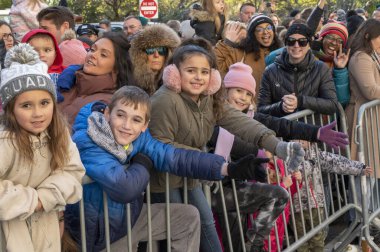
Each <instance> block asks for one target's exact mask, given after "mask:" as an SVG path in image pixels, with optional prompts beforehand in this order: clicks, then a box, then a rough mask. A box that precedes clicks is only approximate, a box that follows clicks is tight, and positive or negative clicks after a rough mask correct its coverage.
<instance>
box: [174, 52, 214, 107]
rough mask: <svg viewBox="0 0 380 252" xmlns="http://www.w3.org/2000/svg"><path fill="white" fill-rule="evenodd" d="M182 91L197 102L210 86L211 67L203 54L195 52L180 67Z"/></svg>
mask: <svg viewBox="0 0 380 252" xmlns="http://www.w3.org/2000/svg"><path fill="white" fill-rule="evenodd" d="M179 72H180V74H181V88H182V92H184V93H186V94H187V95H189V96H190V97H191V99H193V100H194V101H195V102H197V101H198V99H199V95H200V94H201V93H202V92H204V91H205V90H206V89H207V88H208V84H209V82H210V72H211V67H210V63H209V62H208V60H207V58H206V56H205V55H203V54H194V55H192V56H189V57H188V58H186V59H185V60H184V61H183V62H182V63H181V64H180V67H179Z"/></svg>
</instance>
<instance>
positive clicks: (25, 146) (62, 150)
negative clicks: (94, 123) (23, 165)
mask: <svg viewBox="0 0 380 252" xmlns="http://www.w3.org/2000/svg"><path fill="white" fill-rule="evenodd" d="M16 97H17V96H16ZM16 97H15V98H13V99H12V100H11V101H9V103H8V104H7V106H6V107H5V108H3V109H4V114H3V115H2V116H1V119H0V123H1V124H2V125H3V126H4V129H5V130H7V131H8V132H9V135H8V137H9V139H11V140H10V141H12V145H13V146H14V148H15V149H16V150H17V151H18V152H20V154H21V156H22V157H23V158H24V161H27V162H33V161H34V160H33V159H34V152H33V149H32V145H31V142H30V133H28V132H27V131H25V130H24V129H23V128H22V127H20V125H19V124H18V123H17V120H16V116H15V114H14V107H15V103H16ZM52 98H53V97H52ZM52 100H53V103H54V104H53V105H54V107H53V118H52V121H51V123H50V125H49V126H48V127H47V132H48V134H49V143H48V147H49V150H50V152H51V155H52V158H51V160H50V166H51V169H52V170H55V169H57V168H60V167H63V166H64V165H66V164H67V163H68V161H69V159H70V156H69V149H68V146H69V138H70V134H68V133H69V127H68V124H67V121H66V118H65V117H64V116H63V115H62V114H61V112H60V111H59V110H58V108H57V103H56V101H55V99H54V98H53V99H52Z"/></svg>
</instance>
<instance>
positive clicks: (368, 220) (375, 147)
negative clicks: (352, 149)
mask: <svg viewBox="0 0 380 252" xmlns="http://www.w3.org/2000/svg"><path fill="white" fill-rule="evenodd" d="M379 112H380V100H374V101H371V102H368V103H365V104H363V105H361V106H360V109H359V112H358V118H357V125H356V127H355V142H356V144H357V149H358V153H357V155H358V159H359V160H360V161H361V162H363V163H365V164H368V165H370V166H371V167H372V168H373V169H374V177H373V178H370V179H367V178H366V177H364V176H362V177H361V179H360V184H361V187H360V189H361V203H362V208H363V230H362V231H363V236H364V238H365V239H366V240H367V242H368V244H369V245H370V246H371V247H372V249H374V251H380V245H379V244H376V243H375V242H374V241H373V240H372V237H371V233H370V226H371V224H375V227H376V226H377V227H376V228H375V229H377V232H380V225H379V223H380V220H379V217H380V200H379V187H380V185H379V178H380V173H379V169H380V166H379V164H380V157H379V156H380V154H379V150H380V130H379V129H380V121H379V117H380V114H379ZM374 222H375V223H374Z"/></svg>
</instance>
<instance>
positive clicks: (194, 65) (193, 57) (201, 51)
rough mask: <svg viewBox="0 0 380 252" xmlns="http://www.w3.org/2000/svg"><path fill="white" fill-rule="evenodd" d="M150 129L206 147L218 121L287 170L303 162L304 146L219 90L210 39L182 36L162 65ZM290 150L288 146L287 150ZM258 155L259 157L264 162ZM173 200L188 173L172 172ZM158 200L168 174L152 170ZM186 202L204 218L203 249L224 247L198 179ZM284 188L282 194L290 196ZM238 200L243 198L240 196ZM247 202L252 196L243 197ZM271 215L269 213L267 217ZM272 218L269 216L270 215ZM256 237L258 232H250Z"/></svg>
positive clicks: (180, 143) (168, 139) (178, 198)
mask: <svg viewBox="0 0 380 252" xmlns="http://www.w3.org/2000/svg"><path fill="white" fill-rule="evenodd" d="M151 99H152V113H151V120H150V124H149V127H150V131H151V133H152V135H153V136H154V137H155V138H157V139H159V140H161V141H162V142H165V143H171V144H173V145H174V146H176V147H180V148H186V149H198V150H204V147H205V146H206V143H207V141H208V140H209V139H210V138H211V135H212V133H213V130H214V126H215V125H219V126H221V127H223V128H224V129H226V130H228V131H230V132H231V133H232V134H234V135H236V136H239V137H241V138H242V139H243V140H246V141H248V142H250V143H253V144H255V145H257V146H259V147H260V148H265V149H266V150H268V151H270V152H271V153H273V154H275V155H277V156H278V157H280V158H282V159H285V160H286V159H287V158H288V160H289V165H288V169H293V168H296V167H297V166H298V164H299V163H300V162H301V161H302V159H303V155H304V152H303V150H302V147H301V145H299V144H297V143H294V144H289V143H286V142H282V141H279V140H278V139H277V138H276V136H275V134H274V132H273V131H271V130H269V129H268V128H266V127H265V126H264V125H262V124H261V123H259V122H257V121H256V120H254V119H252V118H249V117H247V116H246V115H244V114H243V113H241V112H240V111H237V110H236V109H234V108H232V107H230V106H229V105H228V104H227V103H226V102H225V101H224V96H223V90H222V89H221V77H220V73H219V72H218V71H217V70H216V60H215V55H214V54H213V51H212V47H211V45H210V43H208V42H207V41H205V40H204V39H190V40H188V41H184V42H183V43H182V44H181V46H179V47H178V48H177V49H176V50H175V51H174V53H173V57H172V58H171V59H170V60H169V65H168V66H167V67H166V68H165V69H164V73H163V86H161V87H160V89H159V90H157V92H156V93H155V94H154V95H153V96H152V97H151ZM288 148H289V149H288ZM288 150H290V151H288ZM264 161H265V160H264V159H259V158H258V159H257V160H255V162H258V163H260V162H264ZM169 177H170V178H169V183H170V193H169V194H170V202H173V203H174V202H177V203H182V202H184V199H183V198H184V197H183V186H184V178H182V177H177V176H172V175H170V176H169ZM150 184H151V191H152V193H153V197H152V199H153V201H154V202H164V201H165V193H164V192H165V174H164V173H159V172H156V171H154V172H153V174H151V181H150ZM187 186H188V193H187V194H188V202H189V203H190V204H192V205H194V206H195V207H197V208H198V210H199V212H200V218H201V245H200V250H201V251H222V248H221V246H220V242H219V240H218V236H217V232H216V229H215V225H214V219H213V216H212V212H211V208H210V207H209V205H208V204H207V201H206V198H205V196H204V194H203V192H202V190H201V187H200V184H199V183H198V181H197V180H191V179H188V180H187ZM287 197H288V195H287V193H286V191H284V199H286V200H287ZM239 200H240V199H239ZM241 200H242V201H243V205H244V204H249V202H244V201H247V200H248V201H249V199H241ZM269 219H270V218H269ZM269 222H270V220H269ZM249 238H250V239H251V241H253V242H254V240H255V235H254V234H252V236H251V237H249Z"/></svg>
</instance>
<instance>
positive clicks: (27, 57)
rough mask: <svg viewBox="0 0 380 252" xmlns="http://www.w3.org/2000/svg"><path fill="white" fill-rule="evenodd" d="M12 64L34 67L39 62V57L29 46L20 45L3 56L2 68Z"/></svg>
mask: <svg viewBox="0 0 380 252" xmlns="http://www.w3.org/2000/svg"><path fill="white" fill-rule="evenodd" d="M13 62H17V63H20V64H28V65H34V64H36V63H38V62H40V56H39V55H38V53H37V52H36V51H35V50H34V49H33V47H32V46H31V45H29V44H25V43H20V44H18V45H15V46H14V47H12V48H11V49H9V51H8V52H7V55H6V56H5V60H4V66H5V67H6V68H7V67H10V66H11V65H12V63H13Z"/></svg>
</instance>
